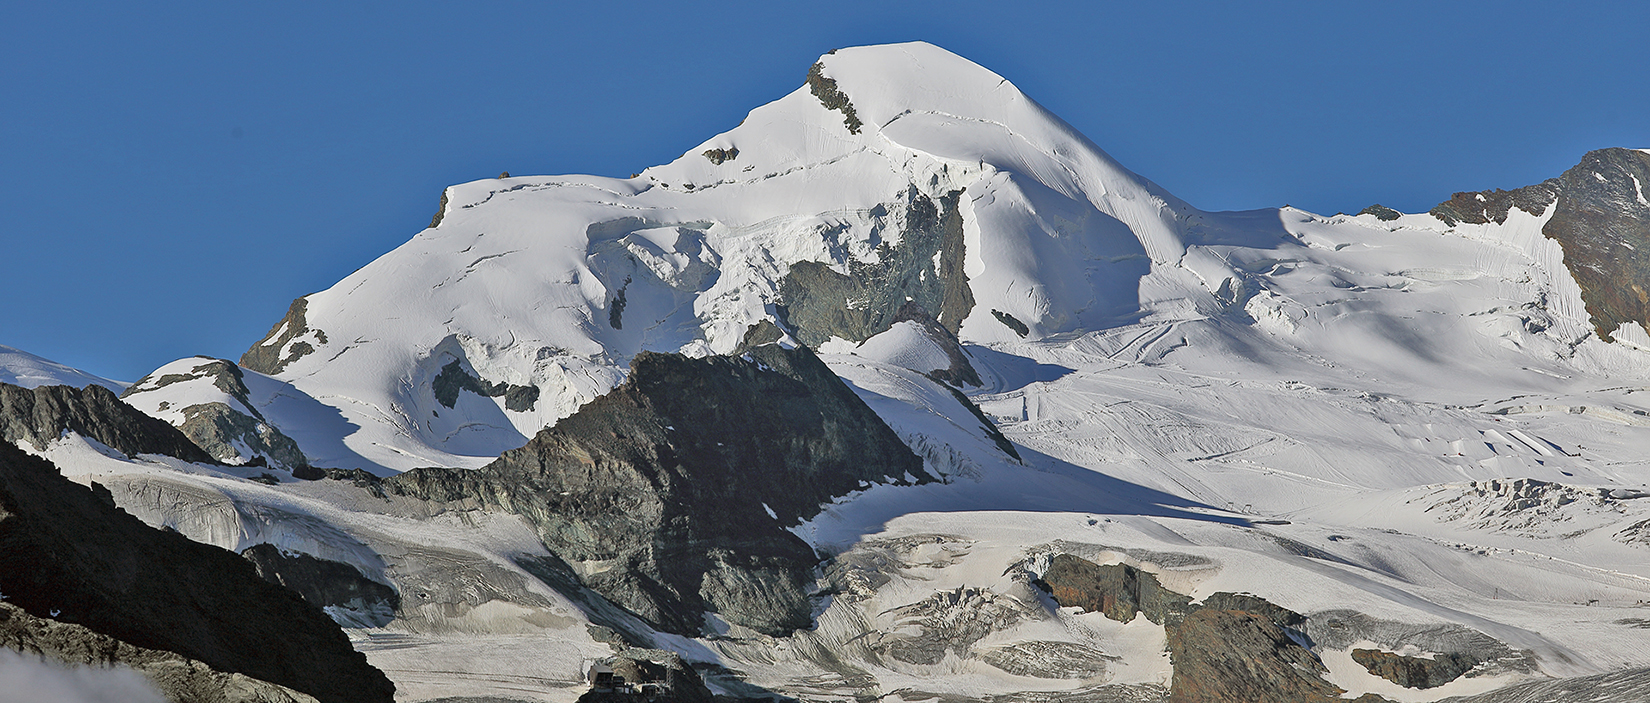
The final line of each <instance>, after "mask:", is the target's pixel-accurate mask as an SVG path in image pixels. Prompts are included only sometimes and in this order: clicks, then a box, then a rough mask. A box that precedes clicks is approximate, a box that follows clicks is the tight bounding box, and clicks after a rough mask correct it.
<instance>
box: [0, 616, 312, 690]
mask: <svg viewBox="0 0 1650 703" xmlns="http://www.w3.org/2000/svg"><path fill="white" fill-rule="evenodd" d="M0 647H3V648H6V649H11V650H15V651H18V652H23V653H25V654H34V655H38V656H40V657H42V658H44V659H49V660H52V661H57V662H62V663H64V664H70V665H77V666H95V667H111V666H125V667H130V668H131V669H133V670H134V671H136V672H138V673H139V674H141V675H143V677H144V678H146V679H148V680H149V682H150V683H151V684H153V685H154V687H155V688H156V689H157V690H159V692H160V693H161V695H164V696H166V698H167V700H170V701H176V702H177V703H315V700H316V699H315V698H314V697H313V696H309V695H306V694H303V693H299V692H297V691H294V690H292V689H290V688H287V687H285V686H279V685H276V684H272V683H269V682H268V681H260V680H258V679H255V678H252V677H250V676H246V675H245V674H233V673H225V672H222V671H218V670H215V669H213V668H212V667H210V666H207V665H206V664H203V663H201V662H198V661H195V660H193V659H189V658H187V657H183V656H181V655H178V654H175V653H173V652H168V651H163V650H155V649H144V648H143V647H135V646H133V645H130V644H127V643H125V642H122V641H120V640H117V639H115V638H113V637H110V636H108V635H104V634H100V633H98V632H96V631H93V630H91V629H89V628H87V627H84V626H82V625H77V624H74V623H67V622H59V621H56V620H52V619H49V618H41V617H35V616H33V615H30V614H29V613H28V612H27V611H25V610H23V609H22V608H18V607H16V606H13V605H10V604H7V603H0Z"/></svg>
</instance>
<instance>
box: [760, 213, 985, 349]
mask: <svg viewBox="0 0 1650 703" xmlns="http://www.w3.org/2000/svg"><path fill="white" fill-rule="evenodd" d="M961 196H962V191H960V190H959V191H952V192H951V193H948V194H946V195H945V196H943V197H941V198H940V199H939V202H938V203H936V202H935V201H934V200H933V199H931V198H929V197H928V196H926V195H923V194H922V193H920V192H918V191H917V189H916V188H915V187H912V188H910V189H908V190H907V191H906V194H905V197H906V202H905V204H904V216H903V220H902V226H901V231H900V235H899V243H898V244H896V245H894V246H889V245H888V244H887V243H886V242H884V243H883V244H881V245H879V246H878V248H877V255H878V260H877V261H876V262H875V263H864V262H861V261H859V260H857V259H849V261H848V274H847V275H844V274H841V273H837V272H836V271H834V270H832V269H831V268H830V267H829V266H826V265H825V264H821V263H817V262H812V261H803V262H799V263H797V264H795V265H793V266H791V269H790V271H789V272H788V273H786V274H785V278H784V279H783V280H781V281H780V287H779V297H780V300H781V301H782V310H781V311H780V312H781V321H782V322H784V323H785V324H786V325H788V326H789V327H790V328H791V329H792V330H794V332H795V334H796V338H797V339H799V340H801V341H802V343H804V344H807V345H808V346H810V347H816V348H817V347H818V346H819V345H820V344H822V343H824V342H825V341H827V340H829V339H830V338H831V337H840V338H842V339H847V340H851V341H855V342H860V341H864V340H865V339H867V338H869V337H871V336H872V335H875V334H878V333H880V332H883V331H886V330H887V329H888V328H889V327H891V326H893V324H894V323H895V322H897V321H898V320H899V319H900V310H901V309H902V308H904V307H905V305H906V303H907V301H910V302H914V303H915V304H916V306H917V307H918V308H920V309H922V310H924V311H929V312H934V317H935V319H936V320H937V321H938V322H939V324H940V325H941V326H943V327H944V328H945V329H946V330H947V331H948V332H950V333H951V334H952V335H955V334H956V332H957V330H958V329H959V328H960V327H961V326H962V321H963V320H964V319H965V318H967V317H968V313H969V311H971V310H973V309H974V293H973V291H972V290H970V289H969V287H968V277H967V275H965V274H964V273H963V221H962V212H961V210H959V208H958V205H957V201H958V199H959V198H960V197H961ZM936 254H937V255H938V260H937V264H936V256H935V255H936ZM845 300H851V301H855V304H854V305H851V306H844V305H843V301H845Z"/></svg>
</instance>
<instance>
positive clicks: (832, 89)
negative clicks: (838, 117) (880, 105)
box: [807, 63, 865, 134]
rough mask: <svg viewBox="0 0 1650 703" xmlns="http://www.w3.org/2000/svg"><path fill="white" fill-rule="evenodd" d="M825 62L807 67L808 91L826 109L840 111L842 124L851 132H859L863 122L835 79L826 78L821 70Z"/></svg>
mask: <svg viewBox="0 0 1650 703" xmlns="http://www.w3.org/2000/svg"><path fill="white" fill-rule="evenodd" d="M824 70H825V64H823V63H816V64H814V65H813V68H810V69H808V78H807V81H808V91H809V92H811V93H813V94H814V97H816V98H819V103H820V104H821V105H824V106H825V109H827V110H838V111H840V112H841V113H842V124H843V125H844V126H846V127H847V128H848V131H849V132H851V133H853V134H859V129H860V128H861V127H863V126H865V124H864V123H863V122H860V121H859V115H858V114H855V112H854V104H853V103H851V102H849V101H848V96H847V95H844V94H843V93H842V90H841V89H839V88H837V87H836V79H833V78H826V77H825V74H824V73H823V71H824Z"/></svg>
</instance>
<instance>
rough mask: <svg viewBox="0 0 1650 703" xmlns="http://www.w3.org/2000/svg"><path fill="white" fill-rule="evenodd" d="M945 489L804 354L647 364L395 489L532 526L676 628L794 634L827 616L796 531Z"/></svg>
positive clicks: (588, 572) (570, 560)
mask: <svg viewBox="0 0 1650 703" xmlns="http://www.w3.org/2000/svg"><path fill="white" fill-rule="evenodd" d="M928 480H932V478H931V477H930V476H928V474H926V473H925V472H924V469H923V466H922V462H921V460H919V459H918V458H917V456H916V455H915V454H912V453H911V450H910V449H908V448H906V446H905V445H904V444H902V443H901V442H900V440H899V438H898V437H897V436H895V435H894V433H893V431H892V430H890V429H889V428H888V426H887V425H885V424H883V422H882V420H881V419H879V418H878V417H877V416H876V414H875V413H873V412H872V411H871V409H870V408H868V407H866V405H865V403H864V402H863V401H861V400H860V399H859V398H858V397H856V396H855V395H854V394H853V392H852V391H850V390H849V389H848V388H847V387H846V386H845V385H843V383H842V381H841V380H839V379H838V378H837V377H836V376H835V375H834V374H832V373H831V370H830V369H829V368H827V367H826V366H825V364H824V363H822V362H820V360H819V359H818V358H817V357H815V356H814V355H813V353H812V352H810V351H808V350H807V349H806V348H804V347H796V348H785V347H783V346H780V345H778V344H766V345H758V346H753V347H750V348H749V349H748V350H746V351H744V352H742V353H740V354H738V355H732V356H716V357H708V358H703V359H693V358H689V357H685V356H680V355H675V354H653V353H643V354H639V355H637V356H636V358H635V360H634V361H632V362H631V368H630V375H629V378H628V379H627V380H626V381H625V383H624V384H623V385H621V386H620V387H618V388H616V389H614V390H613V391H612V392H611V393H609V394H607V395H604V396H602V397H600V398H597V399H596V400H594V401H592V402H591V403H590V404H588V405H586V406H584V407H583V408H581V409H580V410H579V412H577V413H575V414H574V415H572V416H571V417H568V418H566V419H564V420H562V421H561V422H559V423H557V424H556V425H555V426H554V427H550V428H546V429H544V430H543V431H541V432H539V433H538V435H537V436H535V437H534V438H533V440H532V441H531V442H528V444H527V446H525V447H522V448H520V449H516V450H513V451H509V452H505V453H504V455H503V456H501V457H499V459H498V461H495V462H493V463H492V464H489V465H487V466H486V467H484V468H482V469H478V470H463V469H435V468H428V469H415V470H412V471H408V472H406V473H403V474H399V475H397V476H394V477H391V478H389V479H386V480H385V481H384V483H383V488H384V489H385V490H386V491H388V492H392V493H397V494H402V495H407V496H412V497H416V498H422V499H426V500H431V501H440V502H444V503H448V504H450V505H451V507H454V508H480V509H485V510H499V511H506V512H511V513H515V514H518V515H521V516H523V517H525V518H527V519H528V520H529V521H530V522H531V523H532V524H533V525H534V526H535V527H536V528H537V530H538V532H539V535H540V537H541V538H542V539H543V541H544V544H545V546H546V547H548V548H549V549H550V551H551V552H552V553H553V554H554V555H555V556H556V557H558V558H559V559H561V560H563V561H565V562H566V563H567V565H568V566H569V568H570V569H571V570H572V571H573V572H575V573H576V574H577V575H578V577H579V579H580V580H581V581H582V582H583V584H584V585H586V586H588V587H589V588H590V589H592V590H594V591H595V592H597V593H599V594H601V595H602V596H604V597H606V598H608V599H609V600H611V601H613V602H615V603H618V604H619V605H622V606H624V607H625V608H627V609H629V610H630V611H631V612H634V613H636V614H637V615H640V616H642V617H643V618H644V619H646V620H647V621H649V622H650V623H652V624H653V625H655V626H656V627H659V628H661V629H664V630H668V631H671V632H677V633H682V634H690V635H696V634H699V633H700V632H702V631H704V630H705V628H706V622H707V621H706V619H705V613H706V612H707V611H710V612H715V613H716V614H717V615H718V616H719V617H720V618H722V619H723V620H725V621H726V622H728V623H731V624H734V625H741V626H745V627H748V628H750V629H752V630H755V631H758V632H763V633H768V634H775V635H782V634H787V633H789V632H791V631H792V630H795V629H797V628H800V627H807V626H808V625H809V622H810V614H811V612H812V604H811V603H810V601H809V599H808V596H809V593H810V592H811V591H812V589H813V579H812V577H811V575H810V574H811V572H812V569H813V568H814V565H815V563H816V562H817V557H816V556H815V554H814V552H813V550H812V549H811V548H810V547H808V545H807V544H806V543H804V542H803V541H802V540H801V539H799V538H797V537H796V536H795V535H793V534H791V533H790V532H788V531H786V529H785V528H786V527H789V526H792V525H795V524H796V523H798V522H799V521H801V520H803V519H806V518H809V517H812V516H813V515H815V514H817V513H818V512H819V510H820V508H821V506H822V505H823V504H825V503H828V502H830V501H831V500H832V499H833V498H838V497H842V496H846V495H848V494H850V493H853V492H855V491H857V490H860V489H862V488H865V487H867V486H869V485H871V484H872V483H899V484H906V483H918V482H923V481H928Z"/></svg>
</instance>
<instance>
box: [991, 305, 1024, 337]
mask: <svg viewBox="0 0 1650 703" xmlns="http://www.w3.org/2000/svg"><path fill="white" fill-rule="evenodd" d="M991 316H992V317H995V318H997V321H998V322H1001V323H1003V326H1004V327H1007V328H1009V329H1011V330H1014V334H1017V335H1020V336H1021V337H1024V336H1026V335H1028V334H1031V328H1030V327H1027V326H1026V323H1024V322H1021V321H1020V318H1017V317H1015V316H1013V315H1010V314H1008V313H1006V312H1003V311H1001V310H997V309H993V310H992V311H991Z"/></svg>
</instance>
